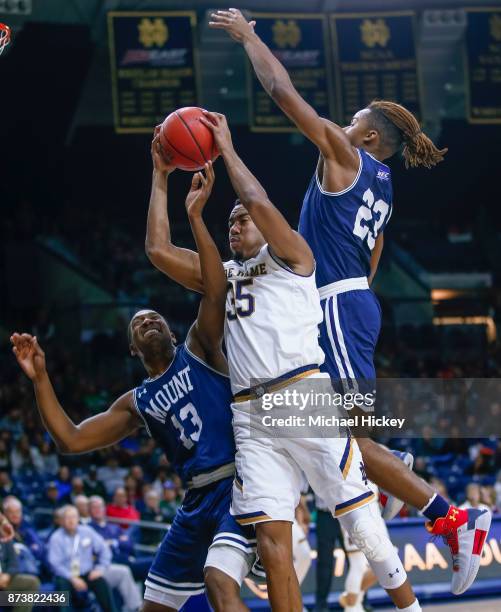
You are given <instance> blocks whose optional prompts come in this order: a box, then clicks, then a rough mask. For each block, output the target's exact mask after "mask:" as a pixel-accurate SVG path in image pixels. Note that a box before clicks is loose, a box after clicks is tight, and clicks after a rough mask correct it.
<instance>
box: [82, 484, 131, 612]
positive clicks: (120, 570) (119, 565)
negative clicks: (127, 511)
mask: <svg viewBox="0 0 501 612" xmlns="http://www.w3.org/2000/svg"><path fill="white" fill-rule="evenodd" d="M89 509H90V514H91V518H92V521H91V523H90V527H92V529H94V530H95V531H96V532H97V533H98V534H99V535H100V536H101V537H102V538H103V539H104V541H105V542H106V544H107V545H108V546H109V547H110V549H111V553H112V563H111V565H110V566H109V567H108V568H107V570H106V571H105V573H104V578H105V580H106V581H107V582H108V584H109V585H110V587H111V588H113V589H117V591H118V592H119V593H120V596H121V598H122V600H123V602H124V607H123V608H122V610H123V611H124V612H125V611H132V610H137V609H138V608H139V607H140V605H141V595H140V593H139V590H138V588H137V585H136V583H135V582H134V578H133V576H132V572H131V570H132V563H133V562H134V561H135V558H134V556H133V545H132V542H131V539H130V536H129V532H130V531H131V530H130V529H129V530H128V532H124V531H123V530H122V529H121V528H120V527H119V526H118V525H117V524H114V523H108V522H107V521H106V506H105V504H104V500H103V498H102V497H99V496H97V495H94V496H92V497H91V498H90V500H89ZM121 549H123V550H124V551H127V553H129V554H122V553H121ZM129 566H130V567H129Z"/></svg>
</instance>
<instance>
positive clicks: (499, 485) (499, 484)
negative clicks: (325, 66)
mask: <svg viewBox="0 0 501 612" xmlns="http://www.w3.org/2000/svg"><path fill="white" fill-rule="evenodd" d="M494 490H495V492H496V499H497V500H498V502H499V504H500V505H501V470H500V471H499V472H498V477H497V480H496V484H495V485H494Z"/></svg>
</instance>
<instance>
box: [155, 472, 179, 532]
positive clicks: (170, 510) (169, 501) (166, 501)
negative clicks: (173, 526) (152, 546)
mask: <svg viewBox="0 0 501 612" xmlns="http://www.w3.org/2000/svg"><path fill="white" fill-rule="evenodd" d="M177 497H178V494H177V487H176V485H175V483H174V482H173V481H172V480H166V481H165V482H164V487H163V496H162V501H161V502H160V512H161V513H162V516H163V518H164V521H166V522H167V523H172V521H173V520H174V516H175V514H176V512H177V510H178V508H179V503H178V501H177Z"/></svg>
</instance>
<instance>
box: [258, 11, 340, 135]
mask: <svg viewBox="0 0 501 612" xmlns="http://www.w3.org/2000/svg"><path fill="white" fill-rule="evenodd" d="M252 19H255V20H256V22H257V23H256V28H255V29H256V33H257V34H258V35H259V36H260V38H261V39H262V40H263V42H264V43H266V45H268V47H269V48H270V49H271V51H272V53H273V54H274V55H275V57H276V58H277V59H279V60H280V62H281V63H282V64H283V65H284V66H285V69H286V70H287V72H288V73H289V76H290V78H291V80H292V82H293V83H294V86H295V87H296V89H297V90H298V91H299V94H300V95H301V96H302V97H303V98H304V99H305V100H306V101H307V102H308V103H309V104H311V105H312V106H313V107H314V108H315V110H316V111H317V112H318V113H319V115H321V116H323V117H330V114H331V112H330V111H331V109H330V96H329V93H330V70H329V66H328V53H327V37H328V31H327V20H326V18H325V17H324V16H322V15H315V14H296V13H252ZM248 68H249V72H248V85H249V113H250V119H249V123H250V127H251V129H252V130H253V131H258V132H265V131H267V132H292V131H295V130H296V128H295V126H294V125H293V123H292V122H291V121H290V120H289V119H288V118H287V117H286V115H285V114H284V113H283V111H281V110H280V108H278V106H277V105H276V104H275V103H274V102H273V100H272V99H271V98H270V97H269V96H268V94H267V93H266V92H265V91H264V89H263V87H262V85H261V83H260V82H259V80H258V78H257V77H256V74H255V72H254V70H253V69H252V66H251V65H250V62H248Z"/></svg>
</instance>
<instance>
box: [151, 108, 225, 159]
mask: <svg viewBox="0 0 501 612" xmlns="http://www.w3.org/2000/svg"><path fill="white" fill-rule="evenodd" d="M200 117H203V109H201V108H198V107H197V106H185V107H184V108H179V109H178V110H176V111H174V112H173V113H171V114H170V115H168V116H167V117H166V118H165V120H164V122H163V123H162V127H161V128H160V143H161V144H162V147H163V150H164V151H165V153H167V157H170V161H171V162H172V164H173V165H174V166H176V168H180V169H181V170H191V171H193V170H200V169H201V168H203V166H204V164H205V163H206V162H208V161H209V160H212V161H213V160H215V159H216V157H217V156H218V155H219V152H218V150H217V147H216V143H215V142H214V137H213V135H212V132H211V131H210V129H209V128H208V127H206V126H205V125H204V124H203V123H201V122H200V121H199V118H200Z"/></svg>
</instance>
